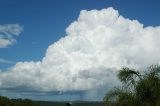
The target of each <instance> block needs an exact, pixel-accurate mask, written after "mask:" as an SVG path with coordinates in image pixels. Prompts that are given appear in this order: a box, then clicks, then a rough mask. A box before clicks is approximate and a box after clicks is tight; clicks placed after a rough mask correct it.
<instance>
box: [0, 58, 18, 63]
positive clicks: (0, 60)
mask: <svg viewBox="0 0 160 106" xmlns="http://www.w3.org/2000/svg"><path fill="white" fill-rule="evenodd" d="M14 63H15V62H13V61H10V60H5V59H2V58H0V64H14Z"/></svg>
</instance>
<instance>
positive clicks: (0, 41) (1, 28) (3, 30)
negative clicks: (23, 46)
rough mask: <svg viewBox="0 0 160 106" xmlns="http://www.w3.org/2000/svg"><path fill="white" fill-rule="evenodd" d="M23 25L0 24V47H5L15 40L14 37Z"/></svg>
mask: <svg viewBox="0 0 160 106" xmlns="http://www.w3.org/2000/svg"><path fill="white" fill-rule="evenodd" d="M22 30H23V26H21V25H19V24H4V25H0V48H6V47H8V46H10V45H12V44H14V43H15V42H16V39H15V37H16V36H19V35H20V34H21V32H22Z"/></svg>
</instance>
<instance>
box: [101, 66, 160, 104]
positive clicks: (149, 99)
mask: <svg viewBox="0 0 160 106" xmlns="http://www.w3.org/2000/svg"><path fill="white" fill-rule="evenodd" d="M118 78H119V79H120V81H121V82H122V84H123V86H122V87H120V88H115V89H113V90H111V91H110V92H108V93H107V94H106V96H105V97H104V105H105V106H110V101H114V102H115V105H116V106H160V66H159V65H152V66H151V67H149V68H148V70H147V72H145V73H144V74H140V73H139V72H138V71H135V70H134V69H130V68H127V67H126V68H122V69H121V70H120V71H119V73H118Z"/></svg>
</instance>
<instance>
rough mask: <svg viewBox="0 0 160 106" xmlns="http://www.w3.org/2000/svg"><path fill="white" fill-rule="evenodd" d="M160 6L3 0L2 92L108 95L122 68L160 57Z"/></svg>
mask: <svg viewBox="0 0 160 106" xmlns="http://www.w3.org/2000/svg"><path fill="white" fill-rule="evenodd" d="M159 5H160V1H159V0H141V1H139V0H131V1H129V0H0V95H5V96H8V97H10V98H30V99H34V100H50V101H57V100H58V101H61V100H62V101H65V100H102V99H103V96H104V94H105V93H106V92H107V91H108V90H109V89H111V88H112V87H113V86H115V85H118V84H119V82H118V80H117V78H116V73H117V70H119V69H120V68H121V67H123V66H128V67H134V68H137V69H139V68H141V67H146V66H149V65H151V64H159V63H160V56H158V55H159V52H160V48H159V42H160V26H159V25H160V20H159V19H160V13H159V11H158V10H160V6H159ZM113 82H114V83H113Z"/></svg>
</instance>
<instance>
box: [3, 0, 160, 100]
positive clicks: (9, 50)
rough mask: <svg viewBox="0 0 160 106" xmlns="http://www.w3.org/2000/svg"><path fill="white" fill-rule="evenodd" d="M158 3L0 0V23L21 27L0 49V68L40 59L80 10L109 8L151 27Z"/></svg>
mask: <svg viewBox="0 0 160 106" xmlns="http://www.w3.org/2000/svg"><path fill="white" fill-rule="evenodd" d="M159 5H160V1H159V0H0V25H5V24H19V25H21V26H22V27H23V30H22V31H21V33H20V34H19V35H18V36H17V37H15V40H16V43H14V44H13V45H10V46H7V47H5V48H0V70H2V71H5V70H8V68H10V67H13V66H14V65H15V64H16V63H17V62H23V61H39V60H41V59H42V58H43V57H44V56H45V53H46V50H47V48H48V46H49V45H51V44H53V43H54V42H56V41H58V40H59V39H60V38H62V37H65V36H66V35H67V34H66V32H65V30H66V28H67V27H68V26H69V25H70V24H71V23H72V22H73V21H75V20H77V18H78V17H79V14H80V11H81V10H93V9H97V10H101V9H104V8H108V7H113V8H114V9H116V10H118V12H119V14H120V15H122V16H124V17H125V18H129V19H131V20H132V19H136V20H138V21H139V22H140V23H142V24H143V25H144V27H145V26H153V27H154V26H159V25H160V12H159V10H160V6H159ZM0 34H1V33H0ZM2 60H5V61H6V62H1V61H2ZM49 97H50V96H49ZM34 98H36V96H35V97H34ZM47 98H48V97H47ZM61 98H68V97H67V96H66V95H65V96H64V97H60V99H61ZM76 98H77V97H76ZM98 99H99V98H98Z"/></svg>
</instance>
